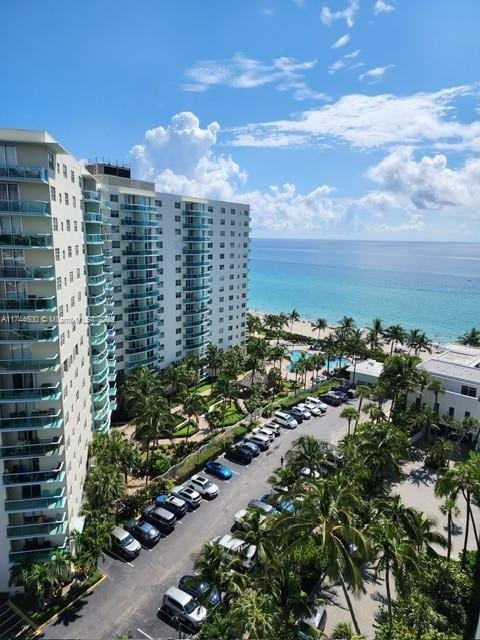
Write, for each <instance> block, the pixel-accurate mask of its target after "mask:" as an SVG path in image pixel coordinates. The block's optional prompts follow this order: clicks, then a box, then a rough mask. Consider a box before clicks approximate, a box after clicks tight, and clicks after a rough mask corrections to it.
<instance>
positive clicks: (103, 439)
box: [89, 430, 140, 484]
mask: <svg viewBox="0 0 480 640" xmlns="http://www.w3.org/2000/svg"><path fill="white" fill-rule="evenodd" d="M89 451H90V455H91V456H92V457H94V458H95V459H96V460H97V462H98V463H99V464H102V465H113V466H117V467H118V468H119V469H121V471H122V473H123V475H124V479H125V484H126V483H127V479H128V474H129V473H132V472H133V471H134V470H135V469H137V468H138V467H139V464H140V456H139V452H138V450H137V449H136V448H135V447H134V446H133V444H132V443H131V442H130V441H129V440H127V438H125V436H124V435H123V434H122V433H121V432H120V431H115V430H112V431H110V433H96V434H94V436H93V440H92V442H91V443H90V447H89Z"/></svg>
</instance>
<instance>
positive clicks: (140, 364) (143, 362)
mask: <svg viewBox="0 0 480 640" xmlns="http://www.w3.org/2000/svg"><path fill="white" fill-rule="evenodd" d="M157 362H158V356H150V357H149V358H145V359H143V360H134V361H133V362H132V361H130V362H127V364H126V368H127V369H129V370H132V369H137V368H138V367H146V366H148V365H149V364H154V363H157Z"/></svg>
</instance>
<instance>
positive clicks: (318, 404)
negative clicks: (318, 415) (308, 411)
mask: <svg viewBox="0 0 480 640" xmlns="http://www.w3.org/2000/svg"><path fill="white" fill-rule="evenodd" d="M306 402H310V403H311V404H314V405H315V406H316V407H317V409H320V411H321V412H322V413H325V411H326V410H327V405H326V404H325V403H324V402H322V401H321V400H320V398H314V397H313V396H308V398H307V399H306Z"/></svg>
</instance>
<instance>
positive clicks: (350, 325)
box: [338, 316, 356, 332]
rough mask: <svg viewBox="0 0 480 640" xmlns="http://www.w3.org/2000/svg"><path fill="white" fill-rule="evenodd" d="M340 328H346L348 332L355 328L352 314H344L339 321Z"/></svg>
mask: <svg viewBox="0 0 480 640" xmlns="http://www.w3.org/2000/svg"><path fill="white" fill-rule="evenodd" d="M338 326H339V328H340V329H344V330H346V331H347V332H348V331H351V330H353V329H355V327H356V325H355V320H354V319H353V318H351V317H350V316H343V318H342V319H341V320H340V322H339V323H338Z"/></svg>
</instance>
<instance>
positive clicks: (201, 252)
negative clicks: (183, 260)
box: [183, 247, 212, 256]
mask: <svg viewBox="0 0 480 640" xmlns="http://www.w3.org/2000/svg"><path fill="white" fill-rule="evenodd" d="M183 255H184V256H206V255H208V256H211V255H212V249H211V248H210V249H209V248H208V247H205V248H204V249H190V248H185V249H184V250H183Z"/></svg>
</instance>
